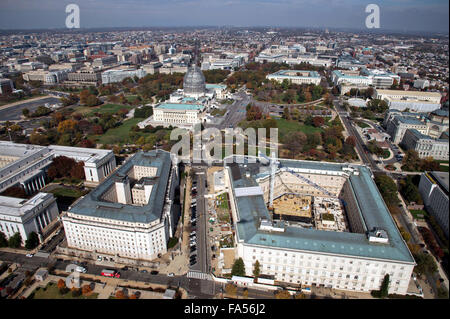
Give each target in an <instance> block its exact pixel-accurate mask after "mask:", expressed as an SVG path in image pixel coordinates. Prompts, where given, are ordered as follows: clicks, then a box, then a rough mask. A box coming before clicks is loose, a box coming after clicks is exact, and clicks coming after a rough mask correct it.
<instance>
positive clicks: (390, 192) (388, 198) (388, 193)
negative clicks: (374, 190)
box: [375, 174, 399, 205]
mask: <svg viewBox="0 0 450 319" xmlns="http://www.w3.org/2000/svg"><path fill="white" fill-rule="evenodd" d="M375 183H376V184H377V186H378V189H379V190H380V193H381V195H382V196H383V199H384V201H385V202H386V204H387V205H398V203H399V199H398V196H397V185H396V184H395V182H394V180H393V179H392V178H390V177H389V176H387V175H385V174H380V175H377V176H376V177H375Z"/></svg>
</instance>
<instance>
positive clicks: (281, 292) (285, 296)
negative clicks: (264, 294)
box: [275, 289, 292, 299]
mask: <svg viewBox="0 0 450 319" xmlns="http://www.w3.org/2000/svg"><path fill="white" fill-rule="evenodd" d="M275 298H276V299H291V298H292V297H291V294H290V293H289V291H287V290H284V289H283V290H279V291H278V292H277V293H276V294H275Z"/></svg>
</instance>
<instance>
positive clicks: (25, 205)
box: [0, 193, 59, 243]
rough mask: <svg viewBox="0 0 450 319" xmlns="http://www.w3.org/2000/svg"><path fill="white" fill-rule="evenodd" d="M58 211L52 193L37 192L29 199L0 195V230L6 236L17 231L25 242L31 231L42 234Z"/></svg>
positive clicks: (8, 236)
mask: <svg viewBox="0 0 450 319" xmlns="http://www.w3.org/2000/svg"><path fill="white" fill-rule="evenodd" d="M58 213H59V212H58V205H57V204H56V199H55V197H53V195H52V194H47V193H38V194H36V195H35V196H34V197H32V198H30V199H23V198H15V197H7V196H0V231H1V232H2V233H4V234H5V235H6V238H10V237H11V236H13V235H14V234H15V233H19V234H20V236H21V237H22V243H25V241H26V240H27V239H28V236H29V235H30V233H31V232H35V233H36V234H42V231H43V229H44V228H45V227H47V226H48V225H49V224H50V223H51V222H52V221H53V220H54V219H55V218H57V217H58Z"/></svg>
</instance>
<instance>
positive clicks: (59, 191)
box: [50, 187, 84, 198]
mask: <svg viewBox="0 0 450 319" xmlns="http://www.w3.org/2000/svg"><path fill="white" fill-rule="evenodd" d="M50 193H52V194H53V195H55V196H56V197H58V196H63V197H74V198H78V197H81V196H83V195H84V193H83V192H81V191H79V190H76V189H72V188H65V187H58V188H55V189H54V190H52V191H50Z"/></svg>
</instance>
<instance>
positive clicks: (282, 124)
mask: <svg viewBox="0 0 450 319" xmlns="http://www.w3.org/2000/svg"><path fill="white" fill-rule="evenodd" d="M276 121H277V123H278V134H279V137H278V140H279V141H281V140H282V139H283V138H284V137H286V136H288V135H289V134H291V133H294V132H297V131H301V132H303V133H305V134H311V133H315V132H322V128H320V127H314V126H310V125H304V124H302V123H299V122H296V121H287V120H285V119H279V120H276Z"/></svg>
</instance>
